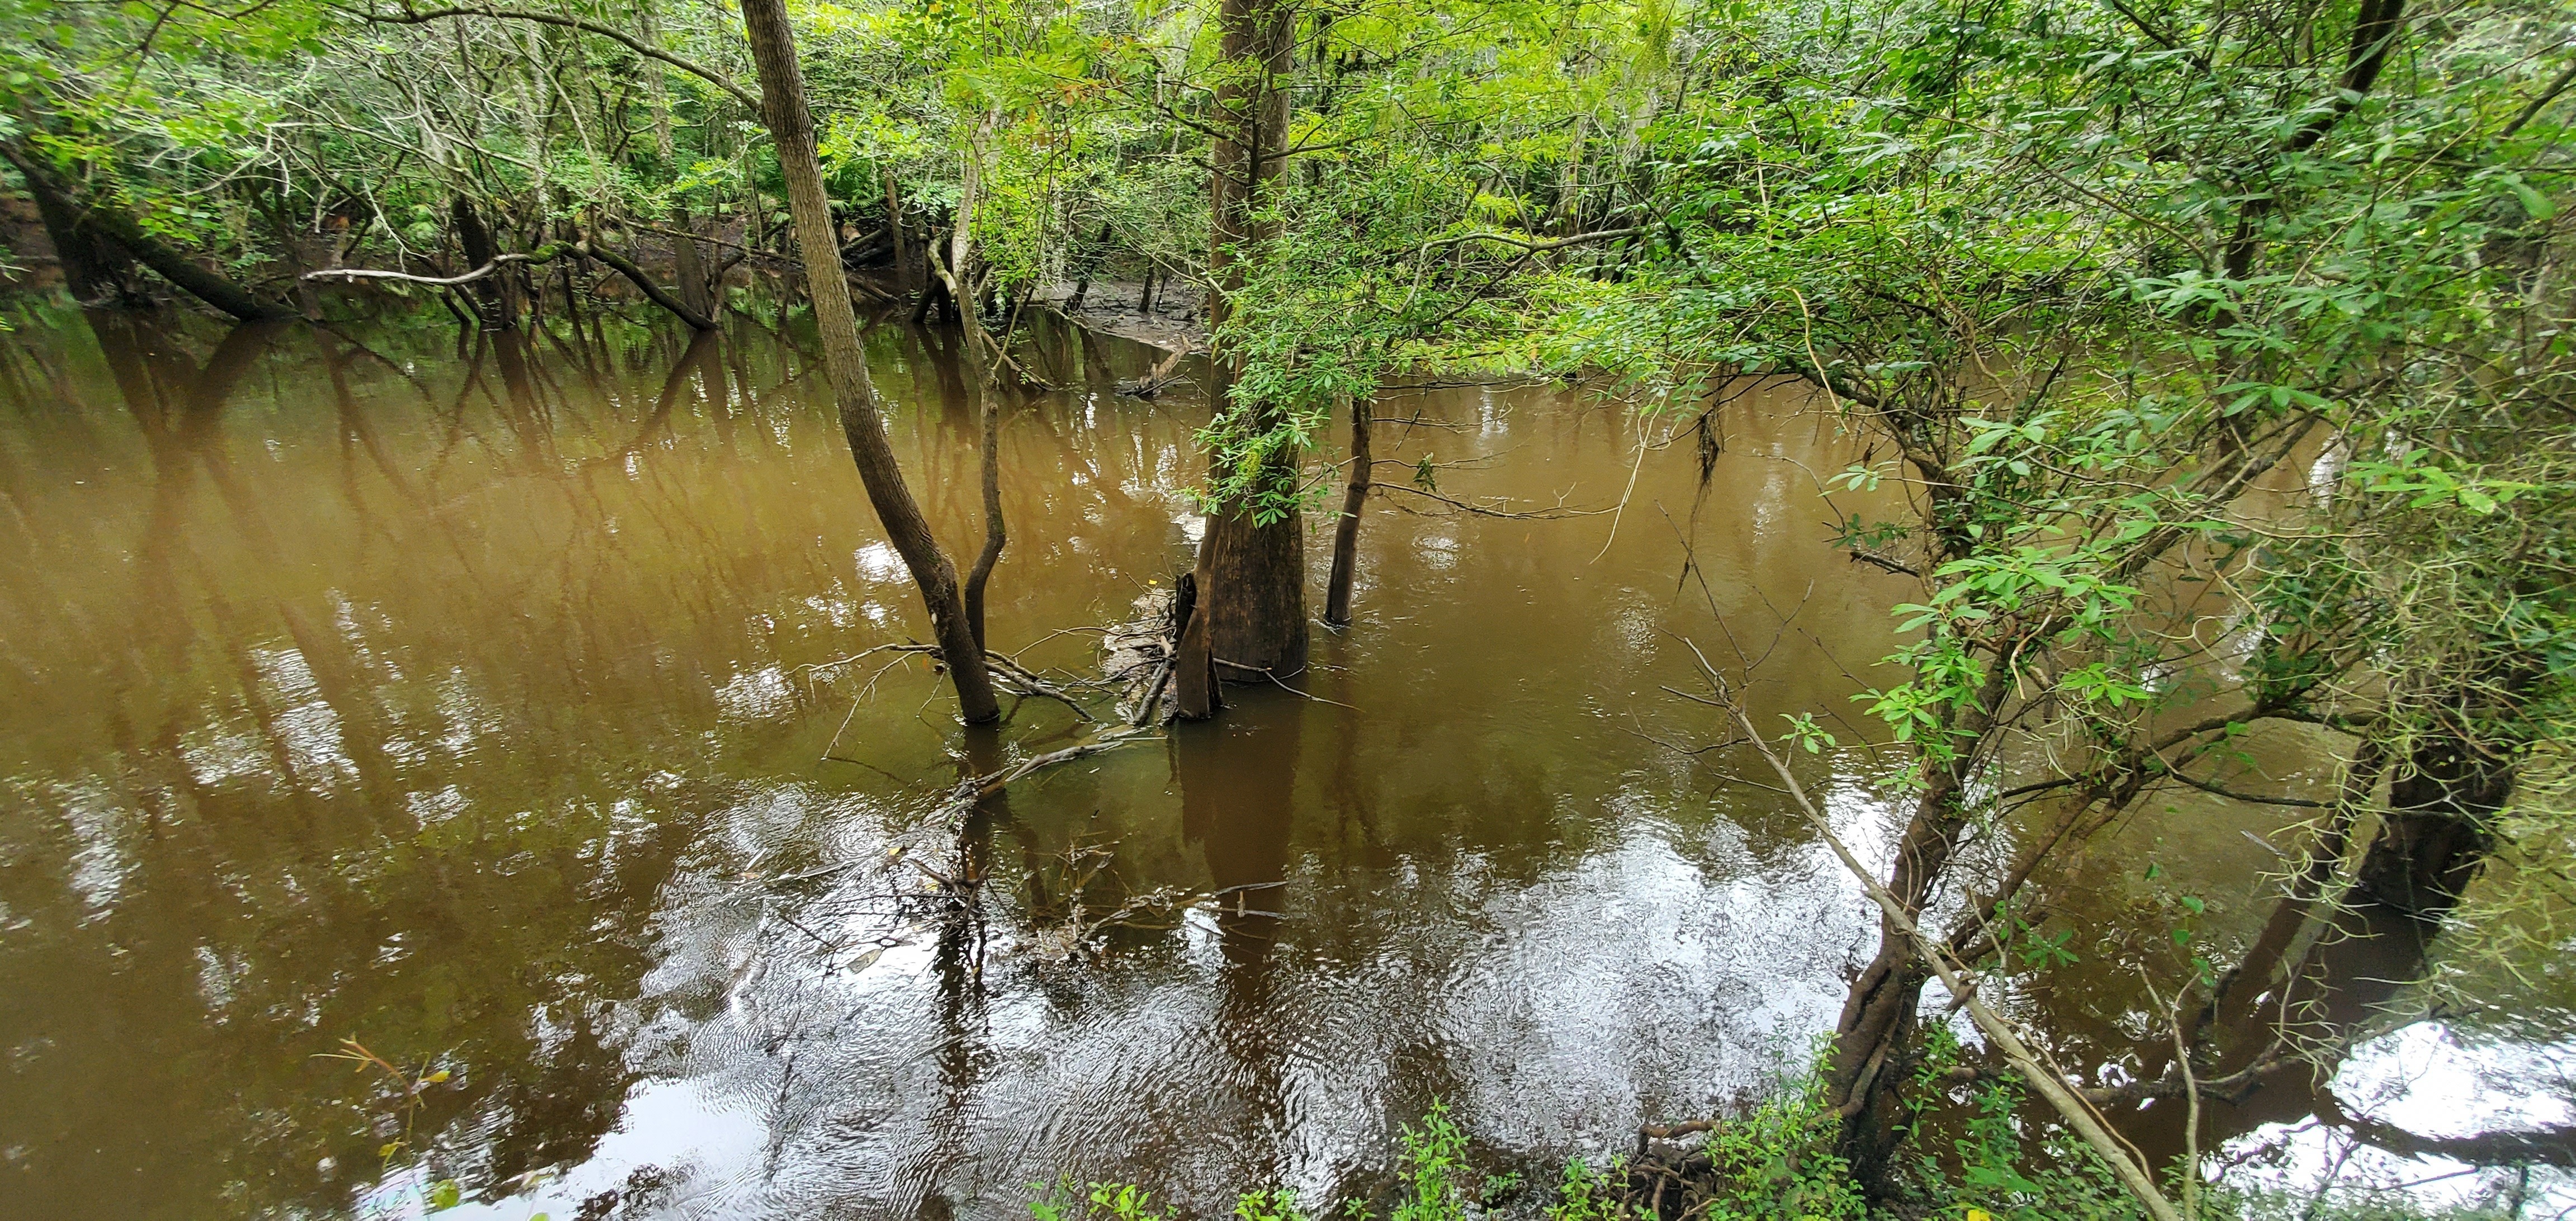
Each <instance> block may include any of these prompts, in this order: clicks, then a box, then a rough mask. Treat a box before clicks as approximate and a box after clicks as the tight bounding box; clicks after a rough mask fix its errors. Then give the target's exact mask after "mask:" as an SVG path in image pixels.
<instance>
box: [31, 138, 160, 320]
mask: <svg viewBox="0 0 2576 1221" xmlns="http://www.w3.org/2000/svg"><path fill="white" fill-rule="evenodd" d="M9 160H10V162H11V164H16V162H17V157H16V156H15V155H12V156H11V157H10V158H9ZM27 193H28V194H30V195H33V196H35V199H36V215H37V217H38V218H39V219H41V220H43V221H44V224H45V236H46V237H48V238H51V239H52V240H53V243H54V258H55V259H56V260H57V261H58V262H60V264H61V265H62V269H63V283H64V285H65V286H66V287H68V288H70V289H71V290H72V296H73V297H75V298H77V299H79V300H81V301H85V302H87V301H103V300H107V299H109V298H113V297H122V296H125V295H127V294H128V293H130V292H132V291H133V289H134V284H133V280H132V278H131V277H132V275H133V270H134V256H132V255H130V254H127V253H126V252H125V249H124V247H121V246H119V245H117V244H116V243H115V242H112V241H109V240H108V239H107V238H106V237H104V236H103V235H101V234H100V233H99V232H98V231H97V230H95V229H92V228H89V227H87V226H85V225H83V224H81V208H80V204H79V203H78V202H77V201H75V200H72V199H70V198H67V197H66V196H64V195H63V194H62V192H61V191H60V190H59V189H58V184H57V183H56V182H55V181H54V180H52V179H50V178H38V177H35V176H33V175H28V176H27Z"/></svg>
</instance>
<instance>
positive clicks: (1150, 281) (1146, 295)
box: [1136, 263, 1154, 314]
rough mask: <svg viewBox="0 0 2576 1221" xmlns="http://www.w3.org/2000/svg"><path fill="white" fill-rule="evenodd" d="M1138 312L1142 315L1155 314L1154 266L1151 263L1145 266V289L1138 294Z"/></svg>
mask: <svg viewBox="0 0 2576 1221" xmlns="http://www.w3.org/2000/svg"><path fill="white" fill-rule="evenodd" d="M1136 312H1137V313H1140V314H1150V313H1153V312H1154V265H1153V264H1151V263H1147V264H1145V289H1144V291H1143V292H1140V293H1137V294H1136Z"/></svg>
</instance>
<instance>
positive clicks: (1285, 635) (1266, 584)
mask: <svg viewBox="0 0 2576 1221" xmlns="http://www.w3.org/2000/svg"><path fill="white" fill-rule="evenodd" d="M1217 22H1218V25H1219V26H1220V28H1221V31H1222V33H1221V39H1222V52H1223V55H1224V58H1225V59H1226V60H1227V61H1228V62H1230V63H1233V64H1237V65H1245V66H1248V68H1249V69H1250V70H1249V71H1244V72H1232V73H1228V74H1227V75H1226V76H1225V77H1224V78H1223V79H1224V82H1225V83H1224V84H1222V85H1220V86H1219V87H1218V89H1217V96H1216V109H1217V113H1218V114H1220V115H1225V116H1228V119H1229V122H1228V125H1227V127H1226V128H1224V129H1221V132H1220V134H1219V135H1218V136H1217V137H1216V139H1215V140H1214V141H1213V144H1212V148H1211V150H1210V151H1211V153H1212V157H1211V161H1212V162H1213V168H1214V173H1213V174H1212V175H1210V183H1211V187H1210V219H1211V220H1212V221H1213V229H1214V233H1213V238H1214V240H1213V242H1212V243H1211V247H1210V249H1209V252H1208V287H1209V290H1210V291H1209V301H1208V331H1209V333H1210V334H1216V333H1220V332H1221V331H1222V330H1223V328H1224V325H1225V319H1226V315H1227V314H1228V313H1229V312H1230V309H1231V301H1230V299H1231V297H1232V295H1233V294H1234V293H1236V292H1239V291H1241V289H1242V287H1243V280H1244V268H1243V264H1242V261H1241V259H1240V258H1239V257H1238V252H1240V251H1244V250H1248V249H1250V248H1251V247H1253V246H1255V245H1257V244H1259V243H1261V242H1263V241H1267V240H1269V239H1271V238H1274V237H1276V236H1278V233H1277V226H1276V224H1275V223H1266V222H1263V221H1261V220H1259V219H1258V218H1257V216H1256V214H1255V211H1254V209H1255V208H1256V206H1257V205H1258V204H1259V202H1260V197H1261V195H1262V194H1263V187H1264V186H1265V185H1266V184H1268V183H1270V182H1271V181H1273V180H1275V179H1276V178H1278V176H1279V171H1280V169H1281V167H1282V166H1283V165H1284V164H1285V161H1286V149H1287V129H1288V94H1287V91H1286V90H1285V89H1284V88H1282V87H1281V81H1280V78H1281V77H1284V76H1286V75H1287V74H1288V73H1289V71H1290V70H1291V69H1292V68H1293V67H1294V66H1295V64H1294V61H1295V57H1296V52H1297V10H1296V6H1295V4H1294V3H1293V2H1292V0H1222V3H1221V4H1220V5H1219V6H1218V10H1217ZM1211 363H1212V365H1213V371H1214V383H1215V385H1214V391H1215V393H1214V398H1215V401H1216V404H1217V410H1219V411H1238V410H1252V411H1255V412H1256V413H1259V414H1258V415H1256V418H1255V419H1254V421H1253V423H1254V431H1256V432H1259V431H1265V430H1266V426H1267V425H1268V424H1270V423H1273V422H1275V421H1272V420H1270V419H1268V418H1266V417H1267V415H1268V414H1269V413H1270V412H1271V411H1272V410H1274V409H1272V408H1266V407H1252V408H1247V407H1245V406H1244V405H1242V404H1240V403H1238V402H1237V401H1236V397H1235V376H1236V374H1237V373H1238V371H1239V370H1240V366H1241V359H1240V358H1239V357H1237V356H1235V355H1234V354H1233V353H1230V352H1228V351H1226V350H1225V349H1224V348H1223V347H1222V346H1220V347H1219V348H1218V349H1217V350H1216V352H1215V353H1214V357H1213V360H1212V362H1211ZM1259 478H1260V479H1261V480H1262V481H1263V482H1264V483H1267V484H1271V485H1274V486H1282V485H1293V484H1294V483H1295V482H1296V478H1297V458H1296V455H1294V454H1279V455H1275V456H1274V457H1272V458H1271V459H1270V461H1268V462H1267V463H1265V465H1264V469H1263V470H1262V471H1261V472H1260V474H1259ZM1192 576H1193V577H1194V579H1195V581H1196V584H1197V587H1198V604H1197V609H1196V610H1195V611H1194V612H1193V614H1192V615H1191V621H1190V623H1188V624H1186V625H1184V627H1183V628H1182V632H1181V639H1180V646H1179V649H1178V650H1177V652H1178V656H1176V657H1175V658H1174V674H1175V676H1176V680H1177V686H1176V688H1175V690H1176V692H1177V695H1178V698H1179V702H1180V714H1181V715H1182V716H1184V717H1190V718H1198V717H1206V716H1209V715H1212V714H1213V713H1214V711H1215V690H1214V687H1213V686H1212V685H1211V684H1209V683H1207V682H1206V681H1205V680H1204V679H1203V678H1202V677H1201V676H1202V675H1206V674H1209V673H1211V672H1215V673H1221V674H1224V675H1226V676H1228V677H1236V678H1247V679H1248V678H1255V677H1261V676H1277V675H1282V674H1293V673H1295V672H1297V671H1299V670H1301V669H1304V668H1305V665H1306V525H1305V521H1304V519H1303V518H1302V516H1301V515H1300V514H1298V513H1297V512H1296V511H1295V510H1294V509H1290V510H1289V511H1287V512H1285V513H1282V514H1281V515H1280V516H1279V519H1278V520H1276V521H1272V522H1266V523H1265V522H1262V521H1260V520H1258V519H1257V518H1256V517H1255V515H1254V513H1253V509H1252V506H1251V505H1248V504H1244V503H1241V502H1233V503H1227V504H1221V505H1218V506H1216V508H1215V509H1214V511H1212V512H1210V513H1209V514H1208V518H1207V532H1206V533H1205V534H1204V535H1202V536H1201V537H1200V539H1199V555H1198V565H1197V567H1196V568H1195V569H1194V570H1193V572H1192Z"/></svg>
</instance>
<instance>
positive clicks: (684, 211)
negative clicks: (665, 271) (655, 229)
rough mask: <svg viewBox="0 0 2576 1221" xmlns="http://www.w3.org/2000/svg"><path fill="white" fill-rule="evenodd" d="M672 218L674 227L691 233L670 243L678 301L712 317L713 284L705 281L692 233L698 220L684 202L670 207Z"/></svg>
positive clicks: (713, 306)
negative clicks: (691, 214) (674, 222)
mask: <svg viewBox="0 0 2576 1221" xmlns="http://www.w3.org/2000/svg"><path fill="white" fill-rule="evenodd" d="M671 219H672V220H674V221H677V222H679V223H678V224H676V225H674V226H673V227H674V228H676V229H678V230H679V231H680V232H682V233H687V234H691V235H693V236H690V237H684V238H680V239H679V240H677V241H674V242H672V243H671V263H672V274H674V275H677V276H678V277H679V278H680V304H682V305H684V306H687V307H688V309H689V312H691V313H693V314H696V315H698V316H699V317H701V318H713V317H715V316H716V312H717V311H716V293H715V286H714V285H711V284H709V283H707V264H706V259H705V258H704V257H702V256H701V255H700V254H699V253H698V239H697V238H696V237H695V236H694V235H695V234H696V233H697V231H698V222H697V221H696V219H694V218H692V217H691V216H690V215H689V205H687V204H681V205H679V206H677V207H675V208H673V209H671Z"/></svg>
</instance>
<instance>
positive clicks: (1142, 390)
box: [1118, 348, 1190, 399]
mask: <svg viewBox="0 0 2576 1221" xmlns="http://www.w3.org/2000/svg"><path fill="white" fill-rule="evenodd" d="M1189 354H1190V351H1189V349H1188V348H1182V349H1180V350H1179V351H1176V352H1173V353H1172V354H1171V355H1169V356H1166V357H1164V358H1163V360H1162V363H1160V364H1157V365H1155V366H1154V368H1153V371H1152V372H1149V373H1147V374H1146V375H1145V376H1143V377H1140V378H1136V379H1135V380H1133V381H1122V382H1120V383H1118V393H1120V394H1124V395H1126V396H1128V397H1130V398H1140V399H1150V398H1152V397H1154V396H1155V395H1158V394H1161V393H1162V392H1163V391H1164V390H1165V389H1166V388H1167V387H1169V386H1170V385H1171V384H1172V380H1173V378H1174V377H1175V376H1177V375H1178V374H1179V373H1180V369H1181V361H1182V359H1183V358H1185V357H1187V356H1188V355H1189Z"/></svg>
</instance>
